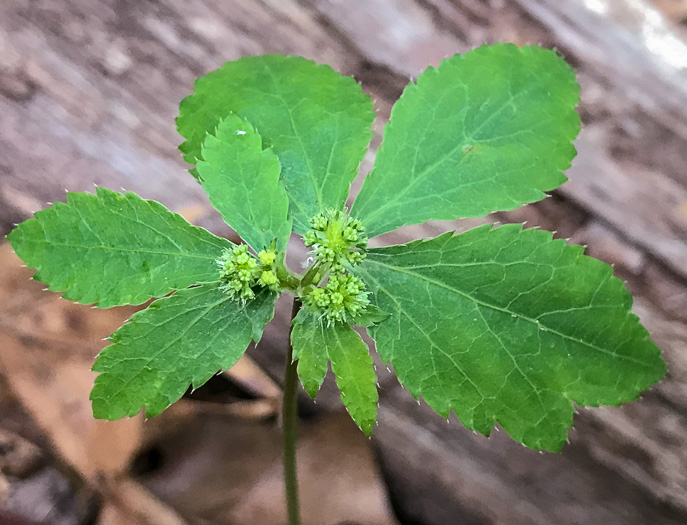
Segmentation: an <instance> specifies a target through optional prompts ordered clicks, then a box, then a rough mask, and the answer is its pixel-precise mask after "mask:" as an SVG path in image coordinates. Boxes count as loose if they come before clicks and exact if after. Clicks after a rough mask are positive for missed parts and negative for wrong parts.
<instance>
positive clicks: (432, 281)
mask: <svg viewBox="0 0 687 525" xmlns="http://www.w3.org/2000/svg"><path fill="white" fill-rule="evenodd" d="M365 263H366V264H376V265H378V266H382V267H384V268H388V269H389V270H391V271H395V272H398V273H401V274H404V275H408V276H410V277H415V278H418V279H421V280H423V281H425V282H427V283H429V284H432V285H434V286H437V287H440V288H444V289H446V290H449V291H451V292H454V293H457V294H458V295H461V296H463V297H464V298H466V299H468V300H470V301H472V302H473V303H475V304H477V305H480V306H483V307H485V308H490V309H492V310H495V311H498V312H501V313H504V314H508V315H510V316H511V317H514V318H519V319H521V320H523V321H527V322H529V323H532V324H534V325H536V326H539V327H544V328H545V329H546V331H547V332H549V333H550V334H553V335H556V336H558V337H561V338H563V339H567V340H569V341H573V342H575V343H579V344H581V345H583V346H586V347H588V348H591V349H592V350H596V351H598V352H601V353H603V354H606V355H610V356H613V357H616V358H619V359H623V360H626V361H630V362H632V363H635V364H638V365H640V366H642V367H644V368H649V367H650V366H651V365H649V364H647V363H645V362H643V361H639V360H637V359H634V358H632V357H630V356H626V355H622V354H617V353H614V352H611V351H609V350H606V349H604V348H601V347H600V346H596V345H594V344H592V343H589V342H587V341H584V340H582V339H577V338H575V337H573V336H571V335H567V334H564V333H562V332H559V331H558V330H556V329H553V328H551V327H550V326H548V325H546V324H544V323H542V322H541V321H539V320H537V319H533V318H531V317H528V316H526V315H523V314H521V313H520V312H515V311H513V310H509V309H507V308H503V307H501V306H497V305H494V304H491V303H488V302H486V301H483V300H481V299H477V298H475V297H473V296H472V295H470V294H469V293H467V292H463V291H462V290H459V289H457V288H454V287H451V286H449V285H447V284H445V283H442V282H441V281H437V280H435V279H431V278H429V277H426V276H424V275H422V274H418V273H415V272H410V271H406V270H404V269H402V268H400V267H398V266H391V265H388V264H384V263H382V262H379V261H375V260H373V259H369V258H368V259H367V261H365ZM437 266H442V265H441V264H438V265H437ZM385 293H387V294H388V292H385Z"/></svg>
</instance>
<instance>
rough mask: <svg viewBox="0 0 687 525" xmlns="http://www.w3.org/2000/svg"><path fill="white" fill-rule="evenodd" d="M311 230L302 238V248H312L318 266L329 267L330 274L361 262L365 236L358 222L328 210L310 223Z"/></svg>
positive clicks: (365, 244)
mask: <svg viewBox="0 0 687 525" xmlns="http://www.w3.org/2000/svg"><path fill="white" fill-rule="evenodd" d="M310 226H311V228H312V231H309V232H308V233H307V234H306V235H305V237H304V241H305V245H306V246H312V248H313V253H314V255H315V259H316V261H317V263H318V264H321V265H324V264H329V265H331V268H332V270H334V271H343V269H344V268H345V267H346V266H355V265H356V264H360V263H361V262H362V261H363V259H365V249H366V248H367V235H366V234H365V228H364V227H363V225H362V223H361V222H360V221H359V220H357V219H352V218H351V217H349V216H348V214H347V213H346V212H343V211H338V210H328V211H327V212H325V213H318V214H317V215H315V216H314V217H313V218H312V219H311V220H310Z"/></svg>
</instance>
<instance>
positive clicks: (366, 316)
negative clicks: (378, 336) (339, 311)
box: [353, 304, 389, 326]
mask: <svg viewBox="0 0 687 525" xmlns="http://www.w3.org/2000/svg"><path fill="white" fill-rule="evenodd" d="M387 317H389V314H388V313H386V312H383V311H382V310H380V309H379V308H377V307H376V306H375V305H373V304H368V305H367V306H366V307H365V310H364V311H363V312H362V313H359V314H358V315H356V316H355V318H353V324H354V325H356V326H372V325H375V324H379V323H381V322H382V321H384V319H386V318H387Z"/></svg>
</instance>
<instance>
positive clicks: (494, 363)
mask: <svg viewBox="0 0 687 525" xmlns="http://www.w3.org/2000/svg"><path fill="white" fill-rule="evenodd" d="M358 273H359V275H360V277H361V278H362V279H363V280H364V281H365V282H366V283H367V284H368V286H369V287H370V288H371V290H372V292H373V295H374V301H375V303H376V304H377V305H379V307H380V308H381V309H382V310H384V311H385V312H389V313H390V314H391V315H390V317H389V318H388V319H387V320H385V321H384V322H382V323H380V324H379V325H378V326H376V327H373V328H371V329H369V330H370V333H371V335H372V336H373V338H374V339H375V341H376V344H377V351H378V352H379V353H380V355H381V356H382V359H384V360H385V361H386V362H389V361H391V362H392V363H393V365H394V368H395V370H396V373H397V375H398V378H399V380H400V381H401V382H402V383H403V384H404V385H405V386H406V388H407V389H408V390H409V391H410V392H411V393H412V394H413V395H414V396H416V397H419V396H422V397H423V398H424V399H425V401H426V402H427V403H428V404H429V405H430V406H431V407H432V408H434V410H436V411H437V412H438V413H439V414H441V415H443V416H445V417H448V415H449V412H450V411H451V410H453V411H454V412H455V413H456V415H457V416H458V418H459V419H460V420H461V421H462V422H463V424H464V425H466V426H467V427H469V428H471V429H474V430H477V431H479V432H481V433H484V434H488V433H489V432H490V430H491V428H492V426H493V424H494V422H495V421H497V422H499V423H500V424H501V425H502V426H503V428H504V429H505V430H506V431H507V432H508V433H509V434H510V435H511V436H512V437H513V438H514V439H515V440H517V441H519V442H521V443H523V444H525V445H527V446H529V447H532V448H535V449H548V450H560V449H561V447H562V445H563V443H564V442H565V440H566V434H567V429H568V428H569V427H570V425H571V423H572V416H573V407H572V404H571V402H575V403H577V404H579V405H593V406H594V405H599V404H607V405H618V404H620V403H622V402H625V401H631V400H633V399H636V398H637V397H638V395H639V393H640V392H641V391H642V390H644V389H645V388H647V387H648V386H650V385H651V384H653V383H654V382H656V381H658V380H659V379H660V378H662V377H663V375H664V373H665V365H664V363H663V361H662V360H661V358H660V354H659V350H658V348H656V346H655V345H654V344H653V343H652V342H651V341H650V340H649V339H648V335H647V332H646V330H645V329H644V328H643V327H642V326H641V325H640V324H639V322H638V320H637V318H636V317H635V316H634V315H632V314H631V313H630V307H631V305H632V299H631V296H630V294H629V293H628V292H627V290H626V289H625V287H624V286H623V284H622V282H621V281H619V280H618V279H616V278H614V277H613V275H612V270H611V268H610V267H609V266H608V265H606V264H604V263H602V262H600V261H597V260H596V259H592V258H590V257H587V256H584V255H583V254H582V248H581V247H579V246H569V245H566V244H565V243H564V242H563V241H560V240H551V233H550V232H545V231H539V230H522V229H521V226H520V225H507V226H502V227H500V228H494V229H492V228H491V227H490V226H489V225H487V226H483V227H479V228H475V229H473V230H470V231H468V232H466V233H463V234H461V235H456V236H452V234H450V233H449V234H445V235H442V236H440V237H437V238H436V239H432V240H429V241H415V242H412V243H410V244H407V245H401V246H391V247H387V248H379V249H373V250H370V251H369V253H368V257H367V259H366V261H365V262H364V263H363V265H362V266H361V267H360V270H359V272H358Z"/></svg>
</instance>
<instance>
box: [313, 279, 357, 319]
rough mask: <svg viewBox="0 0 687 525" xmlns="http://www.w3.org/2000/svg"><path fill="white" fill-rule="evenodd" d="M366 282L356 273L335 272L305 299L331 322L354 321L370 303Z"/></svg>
mask: <svg viewBox="0 0 687 525" xmlns="http://www.w3.org/2000/svg"><path fill="white" fill-rule="evenodd" d="M368 293H369V292H367V291H366V290H365V284H364V283H363V282H362V281H361V280H360V279H358V278H357V277H356V276H354V275H350V274H333V275H331V276H330V277H329V280H328V281H327V284H326V285H325V286H324V287H322V288H315V289H313V290H312V291H311V292H310V293H308V294H307V295H306V296H305V297H304V298H303V301H304V303H305V305H306V306H307V307H309V308H310V309H311V310H316V311H318V312H322V314H323V315H324V316H325V317H326V318H327V320H328V321H329V322H330V323H333V322H353V320H354V318H355V317H357V316H358V315H360V314H361V313H363V312H364V311H365V309H366V308H367V305H369V304H370V301H369V299H368V298H367V296H368Z"/></svg>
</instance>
